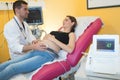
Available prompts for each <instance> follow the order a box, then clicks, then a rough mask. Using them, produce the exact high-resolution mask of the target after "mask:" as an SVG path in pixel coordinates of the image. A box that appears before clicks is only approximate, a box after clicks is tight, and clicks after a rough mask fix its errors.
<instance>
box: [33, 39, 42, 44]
mask: <svg viewBox="0 0 120 80" xmlns="http://www.w3.org/2000/svg"><path fill="white" fill-rule="evenodd" d="M39 41H40V40H33V41H32V44H36V43H38V42H39Z"/></svg>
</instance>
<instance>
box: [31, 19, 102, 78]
mask: <svg viewBox="0 0 120 80" xmlns="http://www.w3.org/2000/svg"><path fill="white" fill-rule="evenodd" d="M101 26H102V21H101V19H100V18H97V19H96V20H95V21H94V22H92V23H91V24H90V25H89V26H88V27H87V29H85V31H84V33H83V34H82V35H81V36H79V38H78V39H77V41H76V46H75V49H74V51H73V52H72V53H69V54H68V55H67V59H66V60H62V61H57V62H54V63H52V64H47V65H44V66H43V67H42V68H41V69H39V70H38V71H37V72H36V73H35V74H34V75H33V76H32V80H53V79H54V78H57V77H60V76H61V75H62V74H64V73H66V72H68V71H70V70H71V68H73V67H75V66H76V65H77V64H78V62H79V61H80V59H81V57H82V55H83V54H82V52H85V50H86V49H87V48H88V47H89V45H90V43H91V42H92V37H93V35H94V34H97V32H98V31H99V30H100V28H101Z"/></svg>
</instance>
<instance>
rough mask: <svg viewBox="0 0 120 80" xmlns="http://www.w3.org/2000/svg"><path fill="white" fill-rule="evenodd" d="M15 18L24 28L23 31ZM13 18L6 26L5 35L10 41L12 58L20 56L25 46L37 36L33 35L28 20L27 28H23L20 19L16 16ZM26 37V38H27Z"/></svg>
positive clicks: (25, 24)
mask: <svg viewBox="0 0 120 80" xmlns="http://www.w3.org/2000/svg"><path fill="white" fill-rule="evenodd" d="M14 18H15V19H16V20H17V22H18V24H19V25H20V27H21V28H22V32H21V31H20V28H19V26H18V24H17V23H16V21H15V20H14ZM14 18H13V19H12V20H10V21H9V22H8V23H7V24H5V27H4V36H5V38H6V40H7V42H8V47H9V53H10V57H11V59H15V58H17V57H19V56H22V55H23V54H25V53H23V52H22V50H23V46H24V45H27V44H30V43H31V42H32V41H33V40H35V39H36V38H35V37H34V36H33V35H32V33H31V30H30V29H29V26H28V24H27V23H26V22H24V26H25V30H24V29H23V26H22V24H21V23H20V21H19V19H18V18H17V17H16V16H14ZM25 37H26V39H25Z"/></svg>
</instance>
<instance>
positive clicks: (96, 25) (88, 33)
mask: <svg viewBox="0 0 120 80" xmlns="http://www.w3.org/2000/svg"><path fill="white" fill-rule="evenodd" d="M101 26H102V21H101V19H100V18H97V19H96V20H95V21H94V22H92V23H91V24H90V25H89V27H87V29H86V30H85V31H84V33H83V34H82V35H81V36H79V38H78V40H77V41H76V47H75V49H74V51H73V52H72V53H69V54H68V55H67V61H68V62H69V64H70V65H71V66H72V67H74V66H75V65H76V64H77V63H78V62H79V60H80V58H81V57H82V55H83V54H82V52H85V50H86V49H87V48H88V46H89V45H90V43H91V42H92V37H93V35H94V34H96V33H97V32H98V31H99V30H100V28H101Z"/></svg>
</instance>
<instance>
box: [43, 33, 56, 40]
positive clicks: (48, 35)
mask: <svg viewBox="0 0 120 80" xmlns="http://www.w3.org/2000/svg"><path fill="white" fill-rule="evenodd" d="M43 39H45V40H50V41H54V40H55V37H54V36H53V35H51V34H47V35H46V36H45V37H44V38H43Z"/></svg>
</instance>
